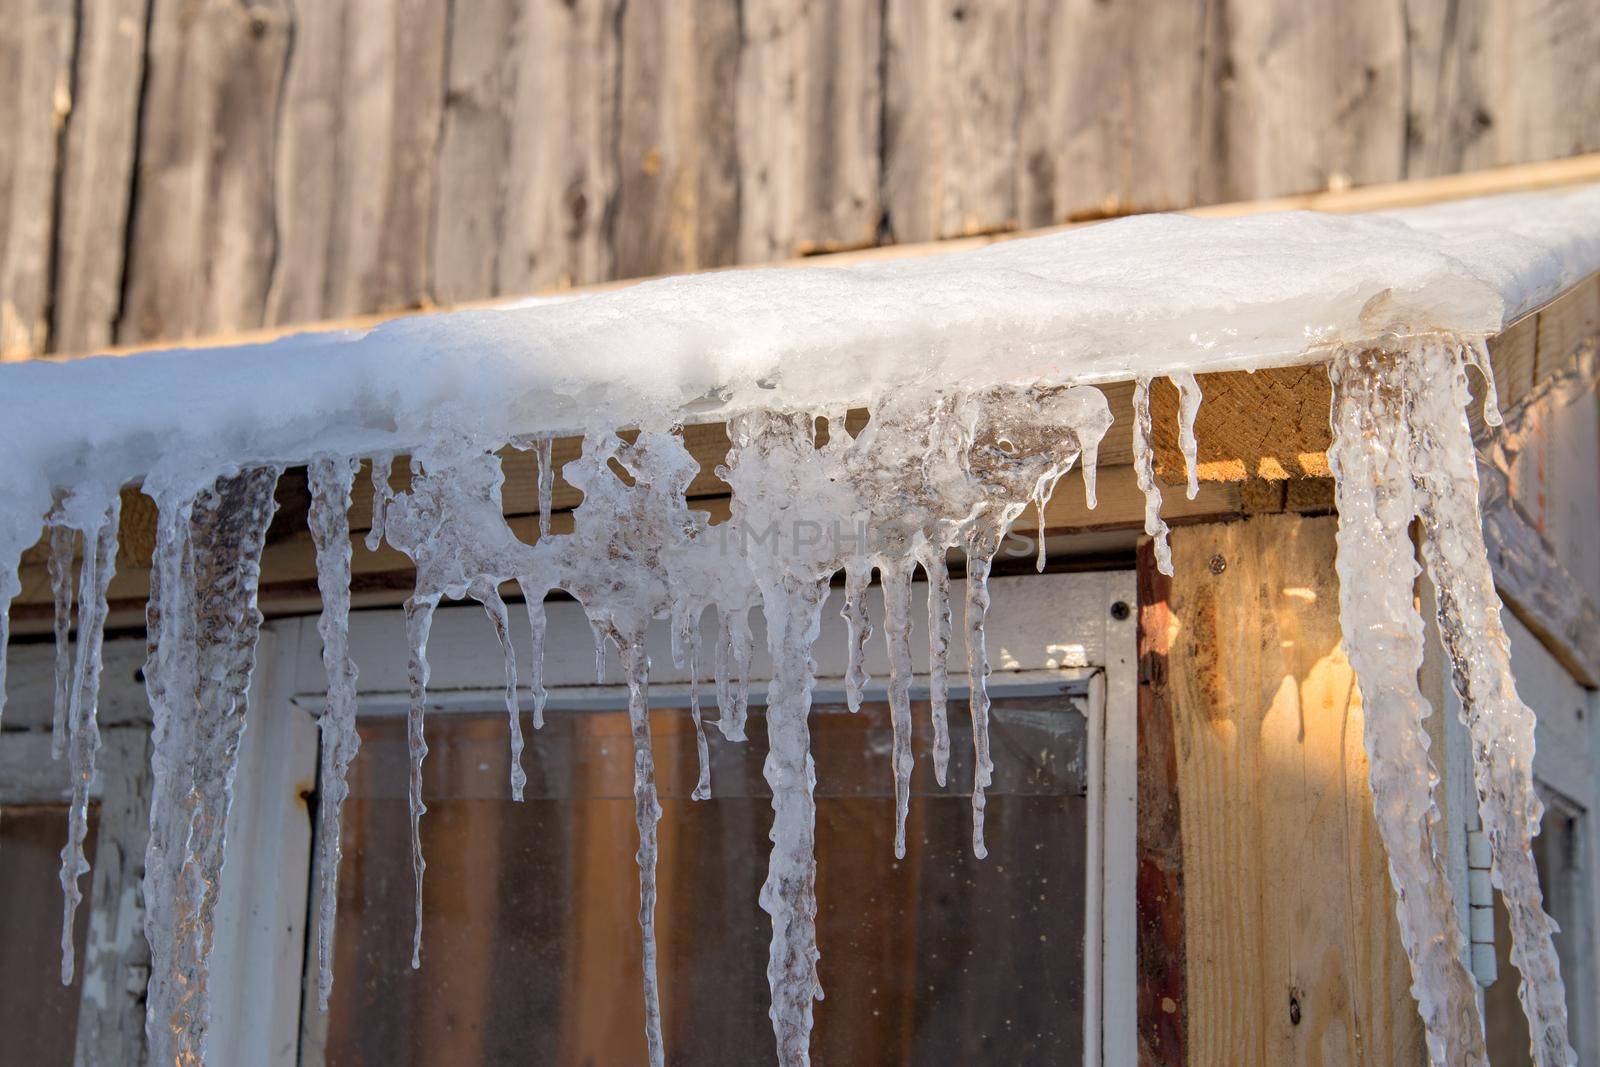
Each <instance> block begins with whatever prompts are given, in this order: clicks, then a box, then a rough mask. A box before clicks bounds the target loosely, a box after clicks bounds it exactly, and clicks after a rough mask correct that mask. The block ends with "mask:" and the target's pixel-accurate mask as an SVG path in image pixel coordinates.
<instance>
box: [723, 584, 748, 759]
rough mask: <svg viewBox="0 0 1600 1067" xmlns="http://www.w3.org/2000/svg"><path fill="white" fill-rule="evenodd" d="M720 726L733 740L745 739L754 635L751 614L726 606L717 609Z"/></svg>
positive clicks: (730, 739)
mask: <svg viewBox="0 0 1600 1067" xmlns="http://www.w3.org/2000/svg"><path fill="white" fill-rule="evenodd" d="M717 625H718V631H717V658H716V665H715V667H714V673H715V679H716V685H717V709H718V712H719V715H720V718H718V720H717V729H719V730H721V731H722V736H723V737H725V738H727V739H728V740H729V741H743V740H745V719H746V718H747V716H748V714H749V707H750V653H751V642H752V640H753V638H752V637H751V635H750V622H749V617H748V615H747V614H746V613H745V612H743V611H735V610H733V609H731V608H723V609H720V610H719V611H718V612H717Z"/></svg>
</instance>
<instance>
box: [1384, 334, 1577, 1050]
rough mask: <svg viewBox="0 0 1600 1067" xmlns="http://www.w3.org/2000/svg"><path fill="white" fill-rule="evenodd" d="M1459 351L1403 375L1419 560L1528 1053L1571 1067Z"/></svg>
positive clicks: (1527, 738)
mask: <svg viewBox="0 0 1600 1067" xmlns="http://www.w3.org/2000/svg"><path fill="white" fill-rule="evenodd" d="M1461 355H1465V353H1462V354H1460V355H1458V351H1457V350H1456V349H1455V348H1454V347H1452V346H1447V345H1445V344H1442V343H1423V344H1421V345H1419V346H1417V347H1415V348H1414V349H1413V350H1412V351H1410V352H1408V353H1407V354H1406V356H1405V357H1404V358H1403V360H1402V362H1401V365H1400V367H1399V368H1398V373H1400V374H1403V375H1404V376H1405V377H1404V379H1403V383H1404V384H1403V386H1402V387H1403V388H1404V389H1405V390H1406V395H1407V400H1408V401H1409V410H1408V412H1407V413H1408V415H1409V416H1410V419H1411V423H1412V433H1413V441H1412V445H1411V450H1410V462H1411V466H1412V471H1411V474H1412V478H1413V479H1414V480H1415V482H1416V487H1417V492H1418V505H1419V506H1418V509H1417V512H1418V515H1419V516H1420V517H1421V519H1422V523H1423V531H1424V536H1423V541H1422V546H1423V557H1424V559H1425V560H1426V561H1427V565H1428V575H1429V577H1430V578H1431V579H1432V581H1433V584H1434V588H1435V589H1436V590H1437V591H1438V616H1439V630H1440V634H1441V635H1442V638H1443V643H1444V647H1445V652H1446V654H1447V655H1448V657H1449V659H1450V664H1451V680H1452V683H1453V684H1454V686H1455V690H1456V694H1457V695H1458V696H1459V697H1460V698H1461V719H1462V722H1463V723H1464V724H1465V725H1466V727H1467V732H1468V734H1469V735H1470V736H1471V738H1472V753H1473V772H1474V778H1475V780H1476V785H1477V794H1478V799H1479V807H1480V814H1481V816H1482V820H1483V830H1484V833H1485V835H1486V836H1487V837H1488V839H1489V843H1490V848H1491V851H1492V857H1491V858H1492V864H1493V865H1492V870H1491V877H1492V880H1493V882H1494V885H1495V887H1496V888H1497V889H1499V890H1500V894H1501V900H1502V901H1503V902H1504V904H1505V908H1506V913H1507V916H1508V917H1509V920H1510V927H1511V962H1512V964H1513V965H1514V966H1515V967H1516V968H1517V970H1518V971H1519V972H1520V973H1521V975H1522V983H1521V986H1520V987H1519V989H1518V995H1519V997H1520V999H1521V1001H1522V1006H1523V1011H1524V1013H1525V1014H1526V1016H1527V1019H1528V1032H1529V1034H1530V1035H1531V1039H1532V1049H1531V1057H1532V1060H1533V1062H1534V1063H1535V1064H1536V1065H1538V1067H1568V1065H1569V1064H1573V1063H1576V1062H1577V1060H1576V1057H1575V1055H1574V1053H1573V1050H1572V1046H1571V1043H1570V1041H1569V1039H1568V1036H1567V1013H1566V989H1565V986H1564V985H1563V983H1562V980H1561V968H1560V962H1559V960H1558V959H1557V957H1556V952H1555V948H1554V944H1553V941H1552V935H1553V934H1554V933H1555V924H1554V923H1553V922H1552V921H1551V920H1550V917H1549V916H1548V915H1546V914H1545V911H1544V907H1543V895H1542V893H1541V891H1540V886H1539V872H1538V869H1537V868H1536V867H1535V865H1534V859H1533V838H1534V836H1535V835H1536V834H1538V833H1539V823H1540V818H1541V815H1542V814H1543V810H1544V808H1543V804H1542V803H1541V802H1540V800H1539V798H1538V796H1537V795H1536V794H1535V792H1534V786H1533V754H1534V725H1535V718H1534V714H1533V712H1532V711H1531V710H1530V709H1529V708H1528V706H1527V705H1526V704H1524V703H1523V702H1522V699H1521V697H1519V696H1518V695H1517V692H1516V688H1515V686H1514V685H1513V681H1512V674H1511V649H1510V644H1509V642H1508V640H1507V638H1506V633H1505V628H1504V626H1503V625H1502V623H1501V621H1500V611H1501V605H1500V597H1499V594H1498V593H1497V592H1496V591H1495V586H1494V575H1493V573H1492V572H1491V570H1490V568H1489V557H1488V551H1487V548H1486V546H1485V544H1484V540H1483V519H1482V516H1481V515H1480V514H1479V511H1478V488H1479V487H1478V470H1477V458H1476V452H1475V450H1474V448H1473V444H1472V431H1471V428H1470V427H1469V425H1468V423H1467V418H1466V414H1465V408H1466V406H1467V404H1468V402H1469V400H1470V395H1469V393H1468V390H1467V377H1466V370H1465V367H1464V366H1462V364H1461V363H1460V362H1458V359H1459V358H1460V356H1461ZM1466 358H1467V359H1468V360H1469V361H1470V359H1471V357H1470V356H1467V357H1466ZM1486 365H1487V364H1485V366H1486ZM1480 369H1483V368H1480ZM1485 380H1486V382H1487V380H1488V379H1487V378H1486V379H1485ZM1488 392H1489V394H1490V395H1492V387H1491V388H1490V389H1489V390H1488ZM1486 404H1487V401H1486ZM1494 421H1498V415H1497V416H1496V418H1495V420H1494Z"/></svg>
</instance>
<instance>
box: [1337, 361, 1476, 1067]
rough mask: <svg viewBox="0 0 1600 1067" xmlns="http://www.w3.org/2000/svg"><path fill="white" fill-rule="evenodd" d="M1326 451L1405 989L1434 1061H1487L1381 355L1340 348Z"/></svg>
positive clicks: (1398, 424)
mask: <svg viewBox="0 0 1600 1067" xmlns="http://www.w3.org/2000/svg"><path fill="white" fill-rule="evenodd" d="M1329 369H1330V375H1331V377H1332V379H1333V391H1334V399H1333V429H1334V441H1333V445H1332V447H1331V448H1329V450H1328V463H1329V466H1330V467H1331V468H1332V469H1333V475H1334V486H1335V493H1336V496H1337V500H1338V511H1339V529H1338V553H1337V558H1336V561H1335V563H1336V566H1337V569H1338V572H1339V620H1340V626H1341V628H1342V629H1343V632H1344V639H1345V645H1346V647H1347V648H1348V650H1349V655H1350V664H1351V666H1352V667H1354V668H1355V672H1356V680H1357V685H1358V686H1359V688H1360V690H1361V703H1362V707H1363V709H1364V718H1365V722H1366V727H1365V732H1366V748H1367V754H1368V760H1369V772H1368V777H1369V780H1370V782H1371V786H1372V795H1373V802H1374V810H1375V812H1376V814H1377V820H1378V831H1379V833H1380V834H1381V835H1382V837H1383V842H1384V847H1385V851H1386V852H1387V853H1388V858H1389V874H1390V878H1391V879H1392V880H1393V882H1394V886H1395V893H1396V898H1397V915H1398V917H1399V925H1400V937H1401V940H1402V941H1403V942H1404V944H1405V948H1406V955H1407V956H1408V957H1409V958H1410V960H1411V973H1412V979H1413V983H1412V992H1413V994H1414V995H1415V996H1416V998H1417V1003H1418V1006H1419V1008H1420V1010H1421V1013H1422V1020H1423V1024H1424V1027H1425V1028H1426V1031H1427V1042H1428V1050H1429V1056H1430V1058H1431V1060H1432V1062H1433V1063H1435V1064H1439V1065H1442V1064H1451V1065H1454V1064H1482V1063H1485V1062H1486V1059H1485V1052H1484V1046H1483V1036H1482V1026H1481V1024H1480V1022H1479V1019H1478V1004H1477V993H1476V988H1475V986H1474V983H1473V980H1472V975H1471V974H1470V973H1469V972H1468V971H1467V969H1466V966H1465V965H1464V964H1463V963H1462V952H1463V939H1462V934H1461V927H1460V924H1459V923H1458V922H1457V919H1456V910H1455V900H1454V893H1453V892H1452V890H1451V883H1450V879H1449V877H1448V876H1447V875H1446V873H1445V871H1444V870H1443V869H1442V868H1441V866H1440V860H1439V856H1440V852H1441V850H1440V847H1439V809H1438V806H1437V805H1436V804H1435V802H1434V797H1433V789H1434V783H1435V781H1436V780H1437V773H1436V771H1435V769H1434V765H1433V761H1432V760H1431V759H1430V758H1429V756H1428V735H1427V732H1426V728H1425V726H1424V720H1425V719H1426V718H1427V717H1428V715H1429V714H1431V712H1432V709H1431V708H1430V707H1429V704H1428V701H1427V699H1426V698H1425V697H1424V696H1423V695H1422V692H1421V690H1420V689H1419V688H1418V682H1417V672H1418V671H1419V670H1420V668H1421V666H1422V655H1423V631H1422V620H1421V619H1420V618H1419V617H1418V615H1417V612H1416V609H1415V608H1414V606H1413V603H1412V587H1413V585H1414V583H1415V580H1416V576H1417V572H1418V568H1417V563H1416V556H1415V552H1414V549H1413V546H1412V543H1411V537H1410V535H1409V532H1408V531H1409V528H1410V524H1411V519H1412V517H1413V515H1415V513H1416V510H1417V509H1416V500H1415V495H1414V490H1413V486H1412V481H1411V476H1410V471H1409V470H1408V469H1407V462H1406V457H1407V455H1408V453H1409V451H1410V447H1411V446H1410V441H1409V440H1408V436H1409V434H1408V427H1407V422H1406V412H1405V411H1404V405H1405V403H1406V398H1405V394H1404V389H1403V387H1402V383H1401V381H1400V380H1399V379H1398V377H1397V376H1396V375H1395V374H1394V373H1393V370H1392V367H1391V366H1390V365H1389V364H1387V363H1386V358H1385V357H1383V356H1382V355H1380V354H1374V353H1371V352H1367V351H1359V350H1348V351H1344V352H1341V353H1339V355H1338V356H1337V357H1336V358H1335V360H1334V362H1333V363H1332V364H1331V366H1330V368H1329Z"/></svg>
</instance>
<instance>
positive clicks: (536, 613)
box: [518, 582, 550, 730]
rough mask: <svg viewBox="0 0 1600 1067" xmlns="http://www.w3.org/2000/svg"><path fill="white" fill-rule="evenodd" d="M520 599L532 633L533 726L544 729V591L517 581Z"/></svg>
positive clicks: (529, 680)
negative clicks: (524, 605)
mask: <svg viewBox="0 0 1600 1067" xmlns="http://www.w3.org/2000/svg"><path fill="white" fill-rule="evenodd" d="M518 585H519V587H520V588H521V589H522V600H523V603H524V604H526V605H527V608H528V629H529V631H530V632H531V633H532V634H533V641H532V649H533V653H532V655H531V657H530V658H529V660H528V688H529V689H530V690H532V691H533V728H534V729H535V730H542V729H544V705H545V701H546V700H548V699H549V696H550V694H548V693H546V692H545V688H544V631H545V616H544V593H543V592H542V591H537V592H536V591H535V590H534V589H533V587H532V586H530V585H529V584H528V583H526V582H519V583H518Z"/></svg>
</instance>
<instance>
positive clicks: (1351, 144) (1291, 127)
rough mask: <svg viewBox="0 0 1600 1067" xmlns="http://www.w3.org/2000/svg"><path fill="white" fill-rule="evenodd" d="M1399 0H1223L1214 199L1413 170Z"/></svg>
mask: <svg viewBox="0 0 1600 1067" xmlns="http://www.w3.org/2000/svg"><path fill="white" fill-rule="evenodd" d="M1401 9H1402V5H1401V4H1400V3H1398V2H1397V0H1351V2H1348V3H1340V4H1301V3H1293V2H1291V0H1265V2H1262V3H1251V4H1230V5H1218V13H1217V15H1216V21H1215V22H1214V24H1213V26H1212V29H1211V32H1212V33H1213V34H1214V35H1215V36H1214V38H1213V39H1212V40H1210V41H1209V42H1208V53H1210V52H1214V53H1215V58H1214V59H1212V58H1211V56H1210V55H1208V64H1214V67H1213V71H1214V77H1208V78H1207V79H1205V80H1204V81H1203V82H1202V86H1203V88H1204V91H1205V92H1206V93H1208V94H1212V93H1214V94H1216V98H1215V99H1214V100H1212V101H1208V102H1206V103H1205V104H1203V109H1204V111H1205V112H1206V113H1207V114H1208V115H1210V116H1213V117H1212V118H1208V119H1207V120H1206V121H1215V122H1217V123H1218V124H1219V125H1220V126H1221V127H1222V128H1221V129H1220V130H1219V131H1217V132H1216V133H1215V134H1214V135H1213V136H1215V137H1217V138H1218V142H1217V143H1218V146H1219V147H1218V152H1219V153H1220V157H1219V159H1218V160H1217V162H1218V164H1220V166H1221V168H1222V169H1221V170H1220V171H1219V172H1218V173H1217V174H1216V175H1214V176H1213V177H1212V178H1211V179H1209V180H1210V181H1215V182H1217V183H1218V184H1217V185H1216V186H1215V187H1212V188H1206V189H1202V197H1203V198H1204V199H1206V200H1248V199H1257V198H1262V197H1271V196H1281V195H1284V194H1287V193H1301V192H1310V191H1314V190H1317V189H1325V188H1329V187H1340V186H1344V185H1349V184H1352V183H1353V184H1358V185H1360V184H1367V183H1371V182H1382V181H1392V180H1395V179H1398V178H1400V177H1401V176H1402V174H1403V173H1404V166H1405V152H1404V147H1405V106H1404V104H1405V92H1406V79H1405V64H1404V60H1405V25H1404V20H1403V18H1402V13H1401Z"/></svg>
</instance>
